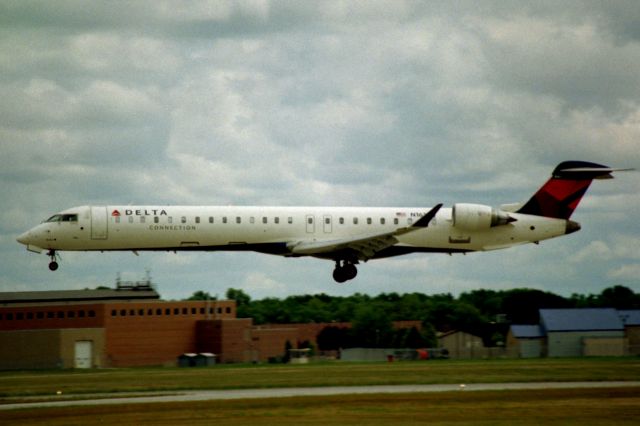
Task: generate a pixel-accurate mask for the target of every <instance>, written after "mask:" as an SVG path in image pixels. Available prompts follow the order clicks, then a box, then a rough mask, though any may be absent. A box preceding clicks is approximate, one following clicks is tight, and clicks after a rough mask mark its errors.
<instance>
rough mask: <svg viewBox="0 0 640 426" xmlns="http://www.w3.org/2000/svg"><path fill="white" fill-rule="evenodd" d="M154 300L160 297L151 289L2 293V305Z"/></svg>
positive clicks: (0, 299) (0, 294)
mask: <svg viewBox="0 0 640 426" xmlns="http://www.w3.org/2000/svg"><path fill="white" fill-rule="evenodd" d="M150 299H151V300H153V299H156V300H157V299H160V295H159V294H158V293H157V292H156V291H155V290H154V289H152V288H150V287H142V288H138V289H126V290H125V289H117V290H113V289H104V290H62V291H16V292H6V293H0V305H4V306H7V305H15V304H24V303H52V302H99V301H113V300H150Z"/></svg>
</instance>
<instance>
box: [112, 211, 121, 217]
mask: <svg viewBox="0 0 640 426" xmlns="http://www.w3.org/2000/svg"><path fill="white" fill-rule="evenodd" d="M111 216H115V217H118V216H120V212H119V211H118V210H114V211H113V212H111Z"/></svg>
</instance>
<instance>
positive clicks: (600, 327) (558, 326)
mask: <svg viewBox="0 0 640 426" xmlns="http://www.w3.org/2000/svg"><path fill="white" fill-rule="evenodd" d="M540 325H541V327H543V328H544V329H545V330H546V331H547V332H553V331H622V330H624V325H623V324H622V320H621V319H620V317H619V316H618V311H616V310H615V309H613V308H594V309H591V308H590V309H540Z"/></svg>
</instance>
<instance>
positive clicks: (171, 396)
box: [0, 381, 640, 410]
mask: <svg viewBox="0 0 640 426" xmlns="http://www.w3.org/2000/svg"><path fill="white" fill-rule="evenodd" d="M615 387H639V388H640V381H629V382H539V383H472V384H444V385H390V386H336V387H316V388H273V389H233V390H210V391H207V390H198V391H179V392H147V393H135V394H122V393H119V394H117V396H114V394H92V395H73V394H69V395H61V396H55V397H52V398H51V399H49V400H44V401H43V400H42V398H43V397H39V400H37V401H34V402H19V403H8V404H0V410H17V409H25V408H29V409H32V408H44V407H68V406H95V405H120V404H152V403H170V402H193V401H212V400H230V399H261V398H286V397H297V396H330V395H358V394H360V395H365V394H385V393H387V394H397V393H428V392H474V391H495V390H526V389H538V390H539V389H575V388H615ZM62 398H65V399H64V400H56V399H62ZM72 398H83V399H72ZM24 399H25V398H21V400H22V401H24Z"/></svg>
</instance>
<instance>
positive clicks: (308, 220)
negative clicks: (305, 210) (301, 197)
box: [307, 217, 313, 225]
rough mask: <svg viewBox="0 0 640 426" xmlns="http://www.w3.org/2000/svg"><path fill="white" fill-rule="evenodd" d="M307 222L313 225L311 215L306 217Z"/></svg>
mask: <svg viewBox="0 0 640 426" xmlns="http://www.w3.org/2000/svg"><path fill="white" fill-rule="evenodd" d="M307 223H308V224H309V225H313V217H310V218H309V219H307Z"/></svg>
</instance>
